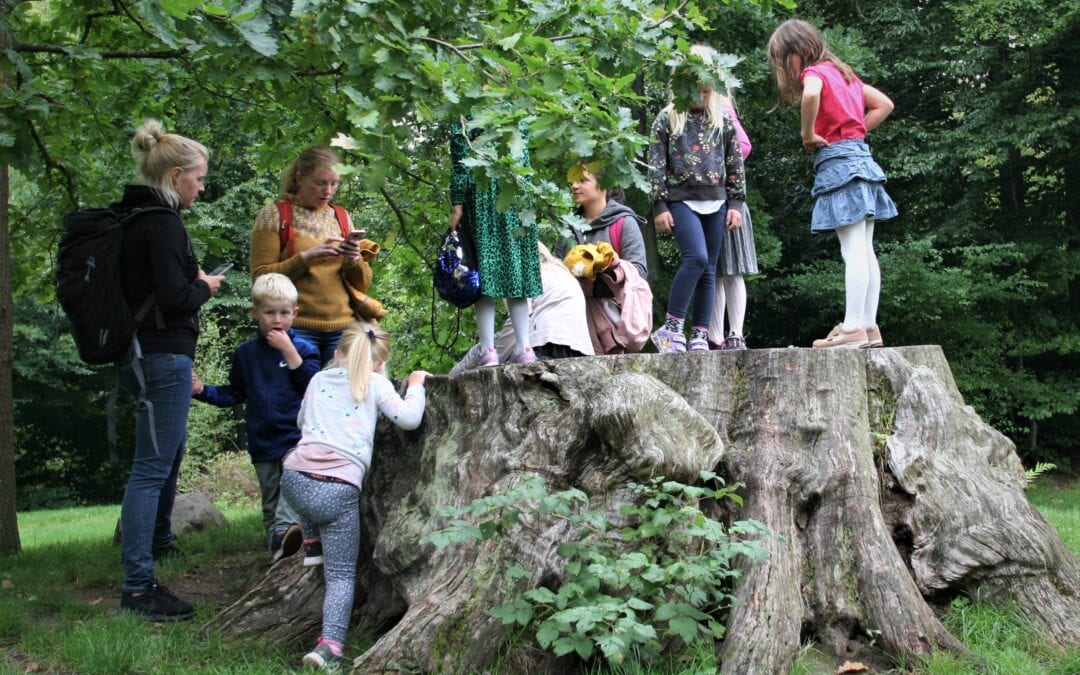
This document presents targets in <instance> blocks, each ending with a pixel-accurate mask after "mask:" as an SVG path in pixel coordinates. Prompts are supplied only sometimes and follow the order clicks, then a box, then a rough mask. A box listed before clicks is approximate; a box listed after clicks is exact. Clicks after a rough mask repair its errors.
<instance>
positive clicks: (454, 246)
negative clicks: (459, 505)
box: [435, 231, 480, 309]
mask: <svg viewBox="0 0 1080 675" xmlns="http://www.w3.org/2000/svg"><path fill="white" fill-rule="evenodd" d="M435 290H436V291H438V293H439V295H440V296H441V297H442V299H443V300H446V301H447V302H449V303H450V304H452V305H455V306H457V307H460V308H461V309H465V308H466V307H468V306H470V305H472V304H473V303H475V302H476V300H477V298H479V297H480V272H478V271H477V270H476V266H475V263H473V261H472V260H469V259H467V258H466V251H465V248H464V247H463V246H462V242H461V238H460V237H459V235H458V233H457V232H456V231H451V232H449V233H447V235H446V240H445V241H444V242H443V245H442V247H441V248H439V257H438V260H436V262H435Z"/></svg>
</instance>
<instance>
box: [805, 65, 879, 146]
mask: <svg viewBox="0 0 1080 675" xmlns="http://www.w3.org/2000/svg"><path fill="white" fill-rule="evenodd" d="M807 75H813V76H814V77H816V78H818V79H820V80H821V82H822V86H821V105H820V106H819V107H818V114H817V117H816V118H815V119H814V133H816V134H817V135H818V136H821V137H822V138H824V139H825V140H826V141H828V142H829V143H835V142H836V141H843V140H846V139H851V138H858V139H862V138H866V124H864V123H863V115H864V113H865V111H866V102H865V101H864V100H863V93H862V90H863V83H862V80H860V79H859V78H858V77H856V78H855V79H853V80H852V81H851V82H846V81H844V74H843V73H841V72H840V69H839V68H837V67H836V66H834V65H833V64H832V63H831V62H829V61H822V62H821V63H815V64H814V65H812V66H807V67H806V68H803V71H802V74H801V75H799V80H800V81H802V80H804V79H805V78H806V76H807Z"/></svg>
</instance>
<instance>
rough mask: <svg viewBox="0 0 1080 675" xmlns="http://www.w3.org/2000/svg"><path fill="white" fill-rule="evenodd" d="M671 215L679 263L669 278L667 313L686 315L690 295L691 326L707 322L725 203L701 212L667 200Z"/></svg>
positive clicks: (721, 238)
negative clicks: (712, 209)
mask: <svg viewBox="0 0 1080 675" xmlns="http://www.w3.org/2000/svg"><path fill="white" fill-rule="evenodd" d="M668 208H669V209H670V210H671V215H672V217H673V218H674V219H675V230H674V235H675V241H676V243H678V245H679V253H680V254H681V255H682V263H681V264H680V265H679V271H678V272H676V273H675V278H674V279H672V280H671V292H670V293H669V295H668V306H667V313H668V314H670V315H671V316H674V317H676V318H679V319H685V318H686V312H687V309H688V308H689V306H690V300H691V298H692V299H693V301H694V323H693V325H695V326H708V325H709V319H711V318H712V309H713V292H714V287H715V285H716V260H717V258H719V257H720V247H721V245H722V244H723V242H724V220H725V218H726V217H727V204H724V206H722V207H721V208H720V210H719V211H717V212H716V213H709V214H705V215H702V214H700V213H695V212H694V210H693V209H691V208H690V207H689V206H687V205H686V204H684V203H682V202H669V203H668Z"/></svg>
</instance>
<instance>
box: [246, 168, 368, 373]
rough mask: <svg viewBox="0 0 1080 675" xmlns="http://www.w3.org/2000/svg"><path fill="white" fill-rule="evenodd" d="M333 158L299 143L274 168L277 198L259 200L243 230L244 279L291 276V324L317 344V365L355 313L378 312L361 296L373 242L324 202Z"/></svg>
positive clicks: (333, 182)
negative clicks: (247, 251)
mask: <svg viewBox="0 0 1080 675" xmlns="http://www.w3.org/2000/svg"><path fill="white" fill-rule="evenodd" d="M339 163H340V160H339V159H338V156H337V155H336V154H335V153H334V152H333V151H332V150H330V149H329V148H325V147H322V146H311V147H309V148H307V149H305V150H304V151H303V152H301V153H300V156H299V157H297V158H296V159H295V160H293V162H292V163H291V164H290V165H289V168H288V169H286V170H285V173H284V174H282V177H281V187H282V190H281V191H282V199H280V200H278V201H276V202H272V203H270V204H267V205H266V206H264V207H263V208H262V210H261V211H259V215H258V216H257V217H256V218H255V226H254V227H253V228H252V229H251V276H252V278H254V277H258V276H259V275H262V274H267V273H268V272H278V273H280V274H284V275H286V276H288V277H289V278H290V279H292V282H293V283H294V284H295V285H296V289H297V291H298V292H299V304H300V312H299V314H298V315H297V316H296V319H295V321H293V330H294V332H295V335H296V337H298V338H301V339H303V340H306V341H307V342H310V343H311V344H313V345H314V346H315V347H316V348H317V349H318V350H319V356H320V358H321V360H322V363H323V365H325V364H327V363H329V362H330V361H331V360H332V359H333V356H334V349H335V348H336V347H337V343H338V340H340V339H341V332H342V331H343V330H344V329H345V327H347V326H349V325H350V324H352V323H353V322H354V321H356V319H357V317H360V318H363V319H369V320H370V319H381V318H383V317H384V316H386V310H385V309H383V306H382V304H381V303H380V302H379V301H378V300H375V299H374V298H370V297H368V296H367V295H366V291H367V289H368V286H370V285H371V266H370V265H369V264H368V261H370V260H371V259H372V258H374V257H375V255H376V254H377V253H378V252H379V245H378V244H376V243H375V242H373V241H371V240H369V239H362V238H361V236H360V235H362V234H363V231H362V230H357V231H354V230H353V227H352V220H351V219H350V218H349V215H348V213H346V212H345V210H344V209H342V208H341V207H339V206H335V205H333V204H331V203H330V200H331V199H332V198H333V196H334V193H335V192H336V191H337V187H338V182H339V180H338V175H337V173H336V172H335V171H334V165H336V164H339ZM290 221H291V227H290V226H289V225H287V223H289V222H290ZM346 233H348V234H349V235H350V236H344V235H345V234H346Z"/></svg>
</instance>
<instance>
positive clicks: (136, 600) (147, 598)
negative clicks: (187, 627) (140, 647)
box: [120, 581, 195, 621]
mask: <svg viewBox="0 0 1080 675" xmlns="http://www.w3.org/2000/svg"><path fill="white" fill-rule="evenodd" d="M120 608H121V609H126V610H128V611H130V612H135V613H136V614H138V615H139V616H141V617H143V618H145V619H148V620H150V621H187V620H188V619H191V618H192V617H193V616H195V608H194V607H192V606H191V603H188V602H184V601H183V600H181V599H180V598H178V597H176V596H175V595H173V594H172V593H170V592H169V589H167V588H165V587H164V586H162V585H161V584H159V583H158V582H156V581H155V582H154V586H153V588H151V589H150V590H148V591H143V592H141V593H135V592H130V591H124V592H123V593H122V594H121V595H120Z"/></svg>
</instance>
